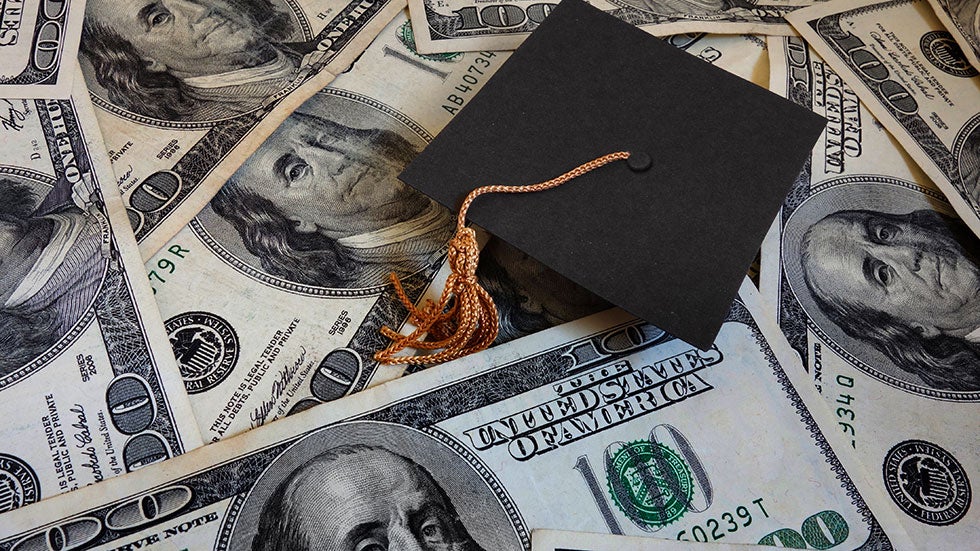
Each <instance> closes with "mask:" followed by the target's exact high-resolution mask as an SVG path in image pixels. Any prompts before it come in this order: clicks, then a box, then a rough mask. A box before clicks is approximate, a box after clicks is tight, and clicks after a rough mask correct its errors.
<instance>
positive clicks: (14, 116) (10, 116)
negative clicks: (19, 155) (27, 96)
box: [0, 99, 31, 132]
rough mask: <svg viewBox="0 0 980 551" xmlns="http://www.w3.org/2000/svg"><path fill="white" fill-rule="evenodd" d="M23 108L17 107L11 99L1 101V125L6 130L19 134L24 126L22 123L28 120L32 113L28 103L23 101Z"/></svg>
mask: <svg viewBox="0 0 980 551" xmlns="http://www.w3.org/2000/svg"><path fill="white" fill-rule="evenodd" d="M21 101H22V102H23V107H22V108H18V107H17V105H16V104H15V103H14V102H13V101H11V100H9V99H0V125H2V126H3V129H4V130H12V131H14V132H19V131H20V130H21V129H22V128H24V125H22V124H21V123H22V122H24V121H25V120H27V115H28V114H29V113H30V112H31V111H30V108H28V107H27V101H26V100H21Z"/></svg>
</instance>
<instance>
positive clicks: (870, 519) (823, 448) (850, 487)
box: [733, 301, 894, 551]
mask: <svg viewBox="0 0 980 551" xmlns="http://www.w3.org/2000/svg"><path fill="white" fill-rule="evenodd" d="M735 304H736V305H737V306H738V307H740V308H742V309H745V307H744V306H743V305H742V304H741V303H740V302H739V301H736V303H735ZM734 309H735V307H734V306H733V310H734ZM749 316H750V319H751V314H749ZM738 321H741V322H742V323H745V324H746V325H748V326H749V328H750V329H751V330H752V334H753V336H754V337H755V340H756V343H758V345H759V351H760V352H762V354H763V355H764V356H765V358H766V359H767V360H768V361H769V368H770V370H771V371H772V373H773V375H775V376H776V382H777V383H778V384H779V386H780V387H782V389H783V393H784V394H785V395H786V398H788V399H789V401H790V403H791V404H793V407H794V408H795V409H796V412H797V414H798V416H799V420H800V421H801V422H802V423H803V425H804V426H805V427H806V429H807V430H808V431H809V433H810V437H811V438H812V439H813V441H814V444H816V446H817V448H819V449H820V453H821V454H822V455H823V456H824V460H825V462H826V463H827V464H828V465H829V467H830V470H831V471H832V472H833V473H834V474H835V475H836V478H837V480H839V481H840V486H841V489H843V490H844V492H845V493H846V494H847V496H848V497H850V498H851V504H852V505H854V507H855V508H856V509H857V512H858V514H859V515H861V518H862V519H863V520H864V522H865V524H866V525H867V527H868V539H867V541H865V542H864V543H863V544H861V546H860V547H858V548H857V549H861V550H867V551H872V550H875V551H885V550H891V549H894V546H893V545H892V543H891V541H890V540H889V539H888V535H887V534H885V531H884V529H882V527H881V525H880V524H879V523H878V520H877V519H876V518H875V517H874V513H872V511H871V509H870V508H869V507H868V504H867V503H866V502H865V501H864V498H863V497H862V496H861V492H860V491H859V490H858V488H857V486H856V485H855V484H854V481H852V480H851V477H850V476H849V475H848V474H847V470H845V469H844V465H843V464H842V463H841V462H840V459H838V457H837V454H836V453H835V452H834V450H833V448H832V447H831V446H830V442H828V441H827V438H826V437H825V436H824V435H823V431H821V430H820V427H819V426H818V425H817V421H816V420H815V419H814V418H813V416H812V415H810V412H809V410H808V409H807V406H806V403H805V402H804V401H803V398H801V397H800V394H799V392H797V391H796V388H795V387H794V386H793V383H792V382H791V381H790V379H789V376H787V375H786V372H785V371H784V370H783V366H782V365H781V364H780V363H779V359H778V358H776V354H775V353H774V352H773V351H772V348H771V347H770V346H769V343H768V342H767V341H766V337H765V335H763V334H762V331H760V330H759V326H758V325H757V324H756V322H755V320H754V319H751V322H746V321H743V320H738Z"/></svg>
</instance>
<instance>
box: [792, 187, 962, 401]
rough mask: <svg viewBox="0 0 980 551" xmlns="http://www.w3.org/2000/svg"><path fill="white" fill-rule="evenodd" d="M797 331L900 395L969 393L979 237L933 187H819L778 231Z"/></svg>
mask: <svg viewBox="0 0 980 551" xmlns="http://www.w3.org/2000/svg"><path fill="white" fill-rule="evenodd" d="M782 255H783V265H784V270H785V275H786V279H787V281H788V283H789V286H790V287H791V289H792V291H793V294H794V295H795V296H796V298H797V300H798V301H799V303H800V305H801V306H802V307H803V310H804V311H805V312H806V315H807V317H808V318H809V327H810V329H811V330H813V331H814V332H815V333H817V334H818V335H819V336H820V337H821V338H822V339H824V340H825V341H827V343H828V344H829V345H830V346H831V347H832V348H833V349H834V350H835V351H836V352H837V353H839V354H840V355H841V356H842V357H843V358H845V359H846V360H847V361H848V362H849V363H851V364H852V365H854V366H855V367H856V368H858V369H860V370H862V371H864V372H866V373H868V374H869V375H871V376H873V377H875V378H877V379H879V380H881V381H883V382H885V383H887V384H889V385H892V386H894V387H898V388H901V389H903V390H905V391H907V392H911V393H914V394H919V395H922V396H927V397H930V398H936V399H941V400H962V401H977V400H980V344H977V342H978V341H980V339H977V335H978V334H980V331H978V329H980V319H978V317H980V265H978V258H980V243H978V242H977V239H976V237H975V236H974V235H973V234H972V232H970V231H969V229H968V228H967V227H966V225H965V224H964V223H963V222H962V221H961V220H960V219H959V218H958V217H957V216H956V214H955V213H954V211H953V209H952V207H951V206H950V205H949V204H948V203H947V202H946V201H945V199H944V198H943V197H942V195H940V194H939V193H938V192H934V191H929V190H925V189H923V188H920V187H919V186H916V185H915V184H912V183H908V182H904V181H901V180H898V179H894V178H887V177H881V176H847V177H841V178H836V179H833V180H830V181H828V182H825V183H824V184H821V185H820V186H818V187H817V188H816V189H814V192H813V194H812V195H811V196H810V198H808V199H807V200H806V201H804V202H803V203H802V204H801V205H800V206H799V207H798V208H797V209H796V210H795V211H794V212H793V214H792V215H791V216H790V217H789V219H788V220H787V222H786V225H785V228H784V230H783V249H782Z"/></svg>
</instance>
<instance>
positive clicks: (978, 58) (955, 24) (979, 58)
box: [929, 0, 980, 69]
mask: <svg viewBox="0 0 980 551" xmlns="http://www.w3.org/2000/svg"><path fill="white" fill-rule="evenodd" d="M929 5H931V6H932V9H933V10H935V12H936V17H938V18H939V20H940V21H942V23H943V25H944V26H945V27H946V29H947V30H949V32H950V33H951V34H952V36H953V38H954V39H955V40H956V43H957V44H959V45H960V48H962V49H963V54H964V55H966V57H967V59H969V60H970V63H971V64H972V65H973V68H974V69H980V1H978V0H929Z"/></svg>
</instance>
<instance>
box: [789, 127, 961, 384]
mask: <svg viewBox="0 0 980 551" xmlns="http://www.w3.org/2000/svg"><path fill="white" fill-rule="evenodd" d="M977 122H978V123H980V117H978V118H977ZM868 184H879V185H890V186H895V187H898V188H904V189H907V190H909V191H912V192H915V193H919V194H922V195H924V196H926V197H927V198H928V199H929V200H930V201H933V202H935V203H936V204H940V205H944V206H946V207H947V208H948V209H949V210H950V211H952V210H953V207H952V206H951V205H950V204H949V203H948V202H947V201H946V198H945V196H943V195H942V194H941V193H938V192H936V191H933V190H930V189H927V188H923V187H921V186H919V185H917V184H915V183H912V182H907V181H905V180H901V179H899V178H892V177H886V176H880V175H868V174H853V175H848V176H838V177H834V178H830V179H827V180H824V181H822V182H820V183H818V184H816V185H814V186H812V187H811V188H810V189H809V192H808V194H807V197H806V199H804V200H801V201H800V202H799V203H797V204H796V205H794V207H793V211H792V212H790V213H785V212H784V215H783V216H782V218H781V219H780V223H781V227H780V228H779V233H780V235H782V234H783V233H784V232H785V230H786V227H787V226H788V225H789V224H788V222H789V221H790V219H791V218H792V217H793V216H794V215H795V214H796V212H798V211H799V209H800V207H801V206H802V205H804V204H805V203H806V202H808V201H810V200H811V199H812V198H814V197H816V196H817V195H819V194H820V193H822V192H825V191H827V190H830V189H834V188H837V187H839V186H845V185H868ZM784 211H785V207H784ZM781 241H782V240H781ZM779 255H780V258H783V255H784V251H783V247H782V243H781V244H780V251H779ZM780 266H781V268H780V274H779V278H780V288H781V289H783V291H782V292H781V293H780V295H781V296H780V305H779V324H780V328H781V329H782V330H783V331H785V332H786V333H787V334H786V338H787V339H788V340H789V341H790V342H791V343H794V349H795V350H796V351H797V352H798V353H799V354H800V356H801V357H802V358H803V359H804V360H805V361H808V359H807V352H808V350H809V344H808V339H807V338H806V335H805V329H803V327H802V326H800V325H799V324H800V321H802V322H803V323H804V324H805V327H806V328H808V329H809V330H811V331H813V333H814V334H816V335H817V337H818V338H819V339H820V340H821V341H823V342H824V343H825V344H826V345H827V346H829V347H830V348H831V349H832V350H833V351H834V352H835V353H836V354H838V355H839V356H840V357H841V358H842V359H844V360H845V361H847V362H848V363H849V364H850V365H851V366H853V367H854V368H856V369H857V370H859V371H861V372H863V373H865V374H867V375H869V376H871V377H872V378H874V379H876V380H878V381H881V382H883V383H885V384H887V385H889V386H891V387H894V388H897V389H899V390H902V391H904V392H908V393H910V394H915V395H919V396H924V397H927V398H933V399H937V400H945V401H951V402H974V401H977V400H980V392H956V391H945V390H937V389H934V388H929V387H927V386H924V385H917V384H914V383H912V382H909V381H906V380H902V379H899V378H897V377H894V376H892V375H889V374H887V373H884V372H882V371H880V370H878V369H875V368H874V367H873V366H871V365H870V364H869V363H868V362H866V361H864V360H862V359H860V358H859V357H858V356H857V355H855V354H854V353H852V352H850V351H848V350H846V349H845V348H844V346H842V345H841V344H840V343H838V342H837V340H836V339H834V338H833V337H831V335H830V334H828V333H827V332H826V331H824V330H823V329H822V328H821V327H820V326H819V325H817V324H816V322H814V321H813V320H812V319H811V318H810V316H809V315H808V314H807V313H806V308H805V307H804V306H803V304H802V303H801V302H800V299H799V297H798V295H797V291H796V290H795V289H794V287H793V284H792V283H790V278H789V277H788V276H787V274H786V268H785V266H784V265H783V262H782V261H781V262H780ZM796 316H803V318H804V319H803V320H799V319H798V318H796ZM831 323H832V322H831ZM800 331H803V332H804V334H802V335H801V334H800V333H799V332H800ZM801 342H802V343H804V344H803V346H804V347H805V348H804V350H800V349H799V348H797V346H799V343H801Z"/></svg>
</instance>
